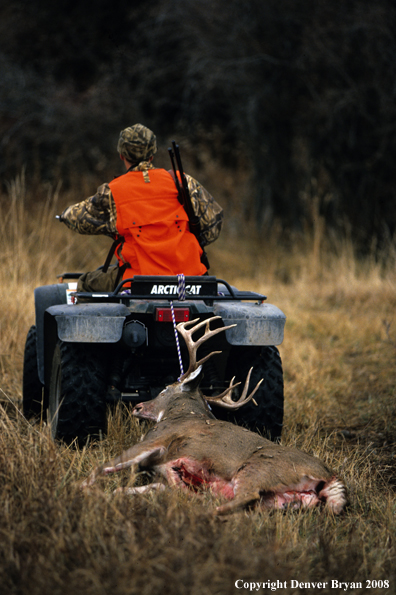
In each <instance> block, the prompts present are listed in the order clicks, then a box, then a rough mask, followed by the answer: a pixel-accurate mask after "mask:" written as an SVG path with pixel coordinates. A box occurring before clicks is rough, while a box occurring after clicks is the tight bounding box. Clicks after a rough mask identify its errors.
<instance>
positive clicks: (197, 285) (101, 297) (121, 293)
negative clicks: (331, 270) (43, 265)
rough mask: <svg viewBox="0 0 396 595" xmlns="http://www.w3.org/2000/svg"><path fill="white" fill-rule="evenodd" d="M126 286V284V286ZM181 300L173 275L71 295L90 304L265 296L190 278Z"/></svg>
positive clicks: (259, 298)
mask: <svg viewBox="0 0 396 595" xmlns="http://www.w3.org/2000/svg"><path fill="white" fill-rule="evenodd" d="M126 285H130V286H129V287H126ZM184 286H185V297H184V298H183V299H182V300H181V298H180V291H179V289H180V287H179V280H178V277H177V276H149V275H135V276H134V277H133V278H132V279H124V280H123V281H121V283H119V285H118V286H117V287H116V289H115V290H114V291H113V292H99V291H97V292H92V293H86V292H73V295H74V296H75V297H76V298H77V301H78V299H79V298H84V299H87V298H88V299H90V300H91V299H92V301H99V302H102V301H107V302H108V301H111V302H112V301H122V302H124V301H125V302H128V301H131V300H135V299H139V300H162V301H163V300H170V301H171V300H181V301H184V300H187V301H190V300H202V301H204V302H213V301H231V300H232V301H256V302H258V303H263V302H264V301H265V300H266V299H267V296H265V295H262V294H260V293H256V292H254V291H239V290H238V289H235V288H234V287H232V286H231V285H230V284H229V283H227V281H224V280H223V279H217V277H214V276H209V275H206V276H202V277H199V276H192V277H185V278H184Z"/></svg>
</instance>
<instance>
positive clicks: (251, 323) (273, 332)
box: [213, 302, 286, 345]
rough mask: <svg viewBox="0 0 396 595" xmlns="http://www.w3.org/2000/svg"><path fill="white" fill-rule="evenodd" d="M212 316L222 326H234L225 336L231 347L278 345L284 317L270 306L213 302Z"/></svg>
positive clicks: (280, 341) (281, 338) (284, 320)
mask: <svg viewBox="0 0 396 595" xmlns="http://www.w3.org/2000/svg"><path fill="white" fill-rule="evenodd" d="M213 310H214V314H216V315H217V316H221V318H222V319H223V322H224V325H225V326H227V325H229V324H236V326H235V327H234V328H231V329H228V330H227V331H226V332H225V334H226V338H227V341H228V343H230V344H231V345H280V344H281V343H282V341H283V331H284V328H285V322H286V316H285V315H284V314H283V312H282V310H279V308H277V307H276V306H273V305H272V304H248V303H241V302H239V303H230V302H222V303H220V302H215V304H214V308H213Z"/></svg>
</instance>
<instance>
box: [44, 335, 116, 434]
mask: <svg viewBox="0 0 396 595" xmlns="http://www.w3.org/2000/svg"><path fill="white" fill-rule="evenodd" d="M102 347H103V346H98V345H92V344H85V343H63V342H62V341H58V343H57V345H56V347H55V351H54V356H53V360H52V369H51V379H50V387H49V416H50V421H51V434H52V437H53V438H54V439H58V440H63V441H64V442H66V443H68V444H70V443H71V442H73V440H75V439H76V440H77V443H78V445H79V446H83V445H84V444H85V443H86V441H87V440H88V438H89V437H91V438H98V437H101V435H103V434H105V433H106V426H107V423H106V422H107V416H106V389H107V384H106V363H105V358H104V351H103V349H102Z"/></svg>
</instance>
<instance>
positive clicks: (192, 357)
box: [177, 316, 263, 409]
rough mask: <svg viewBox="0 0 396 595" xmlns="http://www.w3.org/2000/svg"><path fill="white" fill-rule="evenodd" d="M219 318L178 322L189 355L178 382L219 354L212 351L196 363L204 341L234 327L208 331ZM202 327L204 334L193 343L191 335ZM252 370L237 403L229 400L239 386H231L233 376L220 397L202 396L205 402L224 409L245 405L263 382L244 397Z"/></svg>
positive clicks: (178, 328)
mask: <svg viewBox="0 0 396 595" xmlns="http://www.w3.org/2000/svg"><path fill="white" fill-rule="evenodd" d="M219 318H220V319H221V316H212V318H208V319H207V320H203V321H201V322H199V323H198V324H196V323H197V321H198V320H199V319H198V318H196V319H195V320H189V321H188V322H180V323H179V324H178V325H177V330H178V331H179V333H180V334H181V336H182V337H183V339H184V341H185V343H186V346H187V350H188V355H189V366H188V370H187V372H185V373H184V374H183V375H182V376H181V377H180V379H179V380H180V382H183V381H185V380H186V379H187V378H188V377H189V376H191V375H192V374H194V373H198V372H199V370H200V367H201V366H202V365H203V364H204V363H205V362H206V361H207V360H208V359H209V358H210V357H212V355H215V354H217V353H221V351H212V352H211V353H209V354H208V355H206V356H205V357H203V358H201V359H200V360H199V361H197V350H198V348H199V347H200V346H201V345H202V343H204V342H205V341H207V340H208V339H210V338H211V337H213V336H214V335H217V334H218V333H221V332H223V331H226V330H227V329H229V328H233V327H234V326H236V324H230V325H229V326H223V327H220V328H217V329H213V330H211V329H210V323H211V321H212V320H216V319H219ZM191 325H194V326H193V327H192V328H190V329H187V326H191ZM203 326H205V333H204V334H203V335H202V337H200V338H199V339H197V340H196V341H194V340H193V338H192V335H193V334H194V333H195V332H196V331H197V330H198V329H200V328H202V327H203ZM252 370H253V368H250V370H249V373H248V375H247V378H246V381H245V386H244V388H243V391H242V394H241V396H240V397H239V399H238V400H237V401H233V400H232V398H231V395H232V392H233V390H234V388H235V387H236V386H238V385H239V384H241V383H240V382H237V383H236V384H233V382H234V380H235V376H234V378H232V380H231V382H230V385H229V387H228V388H226V390H225V391H224V392H222V393H221V394H220V395H216V396H214V397H206V396H205V395H203V396H204V398H205V400H206V401H208V402H209V403H216V405H218V406H220V407H224V408H225V409H239V407H242V405H245V404H246V403H248V402H249V401H250V400H251V399H253V396H254V395H255V393H256V391H257V390H258V388H259V386H260V384H261V383H262V381H263V379H261V380H260V381H259V382H258V383H257V385H256V387H255V388H254V390H253V391H252V392H251V393H250V395H248V396H246V394H247V391H248V387H249V381H250V375H251V373H252ZM253 402H254V403H255V404H256V405H257V403H256V402H255V400H254V399H253Z"/></svg>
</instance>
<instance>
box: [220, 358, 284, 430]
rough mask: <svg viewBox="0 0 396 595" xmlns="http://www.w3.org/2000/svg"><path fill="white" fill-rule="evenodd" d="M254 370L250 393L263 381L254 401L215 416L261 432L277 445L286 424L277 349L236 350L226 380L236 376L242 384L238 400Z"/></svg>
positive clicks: (281, 372) (280, 363) (238, 389)
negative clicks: (249, 374)
mask: <svg viewBox="0 0 396 595" xmlns="http://www.w3.org/2000/svg"><path fill="white" fill-rule="evenodd" d="M250 368H253V370H252V375H251V378H250V382H249V389H248V393H247V394H249V393H250V392H251V391H252V390H253V389H254V387H255V386H256V384H257V383H258V382H259V380H261V378H263V379H264V380H263V382H262V383H261V385H260V387H259V389H258V391H257V392H256V393H255V395H254V397H253V398H254V400H255V401H256V403H257V405H255V404H254V403H253V401H249V403H247V404H246V405H243V406H242V407H241V408H240V409H238V410H236V411H231V412H230V411H226V410H224V409H222V410H219V409H218V408H216V410H215V411H214V414H215V416H216V417H217V418H219V419H223V420H227V421H231V422H233V423H236V424H238V425H240V426H245V427H246V428H248V429H249V430H252V431H254V432H259V433H260V434H262V435H263V436H265V437H266V438H269V439H270V440H272V441H274V442H277V441H279V440H280V437H281V433H282V425H283V407H284V393H283V371H282V361H281V358H280V355H279V351H278V349H277V348H276V347H274V346H268V347H261V348H258V349H256V348H254V347H250V348H249V347H248V348H246V347H234V348H233V349H232V351H231V354H230V358H229V360H228V364H227V378H228V381H229V380H231V378H232V377H233V376H236V381H239V382H241V385H240V386H239V387H238V388H237V389H236V392H237V391H239V392H237V395H236V396H237V397H239V396H240V394H241V392H242V390H243V387H244V383H245V379H246V376H247V374H248V372H249V370H250Z"/></svg>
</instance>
